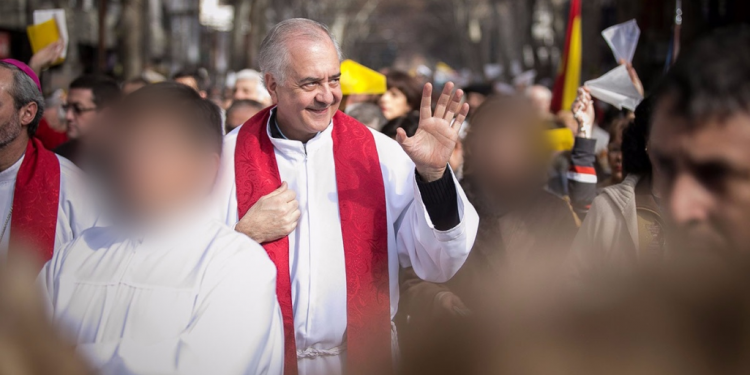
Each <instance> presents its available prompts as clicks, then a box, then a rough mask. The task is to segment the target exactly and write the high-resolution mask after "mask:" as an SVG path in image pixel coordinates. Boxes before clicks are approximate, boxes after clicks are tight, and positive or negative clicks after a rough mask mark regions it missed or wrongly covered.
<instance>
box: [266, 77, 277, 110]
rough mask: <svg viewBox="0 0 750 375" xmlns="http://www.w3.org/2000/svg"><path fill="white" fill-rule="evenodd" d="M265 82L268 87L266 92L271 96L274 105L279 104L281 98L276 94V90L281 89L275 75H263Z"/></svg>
mask: <svg viewBox="0 0 750 375" xmlns="http://www.w3.org/2000/svg"><path fill="white" fill-rule="evenodd" d="M263 82H264V83H265V85H266V90H267V91H268V93H269V94H271V102H273V104H276V103H278V102H279V97H278V95H277V94H276V90H277V89H278V87H279V83H278V82H277V81H276V78H274V76H273V74H271V73H266V74H265V75H263Z"/></svg>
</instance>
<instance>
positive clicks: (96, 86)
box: [63, 75, 122, 139]
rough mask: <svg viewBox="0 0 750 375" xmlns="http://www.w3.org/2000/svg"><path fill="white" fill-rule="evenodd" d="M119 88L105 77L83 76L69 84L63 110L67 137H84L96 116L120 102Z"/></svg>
mask: <svg viewBox="0 0 750 375" xmlns="http://www.w3.org/2000/svg"><path fill="white" fill-rule="evenodd" d="M121 96H122V93H121V91H120V86H119V85H118V84H117V82H115V81H114V80H113V79H111V78H109V77H105V76H96V75H85V76H81V77H78V78H76V79H75V80H74V81H73V82H71V83H70V91H69V92H68V98H67V102H66V103H65V104H64V105H63V108H64V109H65V121H66V122H67V124H68V137H70V138H72V139H76V138H81V137H85V136H86V135H87V134H88V133H90V132H91V131H92V130H93V128H94V126H95V125H94V124H95V123H96V122H97V117H98V114H99V113H100V112H101V111H102V110H104V109H106V108H107V107H109V106H111V105H113V104H115V103H116V102H117V101H119V100H120V97H121Z"/></svg>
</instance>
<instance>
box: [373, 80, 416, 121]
mask: <svg viewBox="0 0 750 375" xmlns="http://www.w3.org/2000/svg"><path fill="white" fill-rule="evenodd" d="M385 79H386V86H387V88H388V91H386V92H385V94H383V95H382V96H380V99H379V100H378V105H379V106H380V110H381V111H382V112H383V116H385V119H386V120H389V121H390V120H393V119H395V118H396V117H401V116H406V115H408V114H409V113H411V112H412V111H416V110H418V109H419V103H420V101H421V98H422V86H421V84H420V83H419V80H417V79H416V78H414V77H412V76H410V75H409V74H408V73H405V72H400V71H392V72H388V74H386V75H385Z"/></svg>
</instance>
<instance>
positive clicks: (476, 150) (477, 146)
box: [463, 96, 549, 210]
mask: <svg viewBox="0 0 750 375" xmlns="http://www.w3.org/2000/svg"><path fill="white" fill-rule="evenodd" d="M470 123H471V127H470V128H469V131H468V133H467V135H466V138H465V139H464V141H463V147H464V150H465V151H464V153H465V155H464V178H465V179H466V180H468V181H469V182H470V183H471V185H472V187H473V188H475V189H476V190H475V191H474V193H477V194H478V195H481V196H482V199H483V204H484V205H487V206H488V207H487V208H489V209H490V210H495V209H504V208H507V205H508V204H509V203H510V202H512V201H513V200H514V198H515V197H517V196H518V195H519V194H524V193H527V192H529V191H531V190H534V189H533V188H534V187H539V188H541V186H542V184H543V182H544V179H545V177H544V175H545V171H546V166H547V164H546V163H547V160H548V158H549V154H548V153H545V152H544V142H545V138H544V130H545V127H544V123H543V121H542V120H541V118H540V116H539V114H538V113H537V111H535V110H534V108H533V106H532V104H531V103H530V102H529V101H528V100H527V99H526V98H523V97H508V96H498V97H493V98H490V99H487V101H485V102H484V104H482V106H481V107H479V108H477V109H476V111H475V112H474V114H473V115H472V117H471V120H470Z"/></svg>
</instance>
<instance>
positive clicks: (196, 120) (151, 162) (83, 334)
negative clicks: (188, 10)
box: [40, 83, 284, 375]
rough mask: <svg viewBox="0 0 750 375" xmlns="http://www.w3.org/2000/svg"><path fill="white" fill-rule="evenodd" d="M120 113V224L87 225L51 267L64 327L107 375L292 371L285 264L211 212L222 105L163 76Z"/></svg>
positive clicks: (51, 291) (43, 279)
mask: <svg viewBox="0 0 750 375" xmlns="http://www.w3.org/2000/svg"><path fill="white" fill-rule="evenodd" d="M112 110H113V111H114V114H115V115H114V116H113V117H112V119H113V122H112V123H111V125H110V126H111V127H110V128H109V129H110V130H111V131H113V132H114V134H113V136H114V137H113V139H116V140H117V141H116V142H114V143H113V144H110V145H108V146H109V147H108V148H107V149H108V150H109V152H110V155H109V157H108V158H107V160H108V162H109V163H110V164H108V165H109V169H108V171H109V173H108V174H106V175H105V177H104V178H103V180H104V183H105V186H107V187H108V188H109V189H107V190H108V192H109V196H110V197H111V199H112V202H111V206H112V207H113V211H114V212H115V214H114V215H113V222H114V225H111V226H106V227H98V228H92V229H89V230H87V231H85V232H84V233H83V235H82V236H81V237H79V238H78V239H77V240H75V241H73V242H72V243H70V244H69V245H68V246H66V247H65V248H64V249H62V250H61V251H60V252H59V253H58V254H56V256H55V257H54V258H53V259H52V260H51V261H50V262H49V263H47V265H46V266H45V268H44V270H42V273H41V274H40V283H41V284H42V286H43V288H44V290H45V292H46V296H47V301H48V303H49V306H50V311H51V312H52V317H53V320H54V322H56V323H57V324H58V325H59V326H60V327H61V328H62V329H64V330H65V331H67V333H68V334H69V337H72V338H73V339H74V340H75V342H76V344H77V349H78V351H79V352H80V353H82V354H83V355H84V356H85V357H86V358H87V359H88V360H89V361H90V362H91V364H92V365H93V366H94V367H95V368H96V369H97V370H98V372H99V373H104V374H143V375H146V374H181V375H185V374H222V375H224V374H226V375H240V374H246V375H256V374H258V375H263V374H268V375H281V373H282V367H283V356H284V351H283V348H284V342H283V331H282V324H281V314H280V311H279V305H278V302H277V301H276V268H275V267H274V265H273V263H272V262H271V260H270V259H269V258H268V255H267V254H266V253H265V251H263V248H261V247H260V245H258V244H257V243H255V242H253V241H252V240H251V239H249V238H247V237H246V236H245V235H243V234H240V233H237V232H235V231H234V230H232V229H231V228H228V227H226V226H225V225H224V224H222V223H220V222H219V221H216V220H214V219H212V218H211V217H210V215H206V214H205V212H206V210H205V208H206V205H207V204H208V202H207V199H208V196H209V194H210V191H211V188H212V186H213V182H214V180H215V178H216V174H217V170H218V168H219V158H220V154H221V147H222V129H221V116H220V113H219V109H218V107H216V106H215V105H214V104H213V103H211V102H209V101H207V100H203V99H201V97H200V96H199V95H198V94H197V93H196V92H195V91H193V90H192V89H191V88H189V87H186V86H183V85H180V84H176V83H158V84H154V85H150V86H147V87H144V88H142V89H140V90H138V91H136V92H134V93H132V94H130V95H129V96H128V97H127V98H126V99H125V100H124V102H123V103H122V104H121V105H119V106H116V107H115V108H113V109H112Z"/></svg>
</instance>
